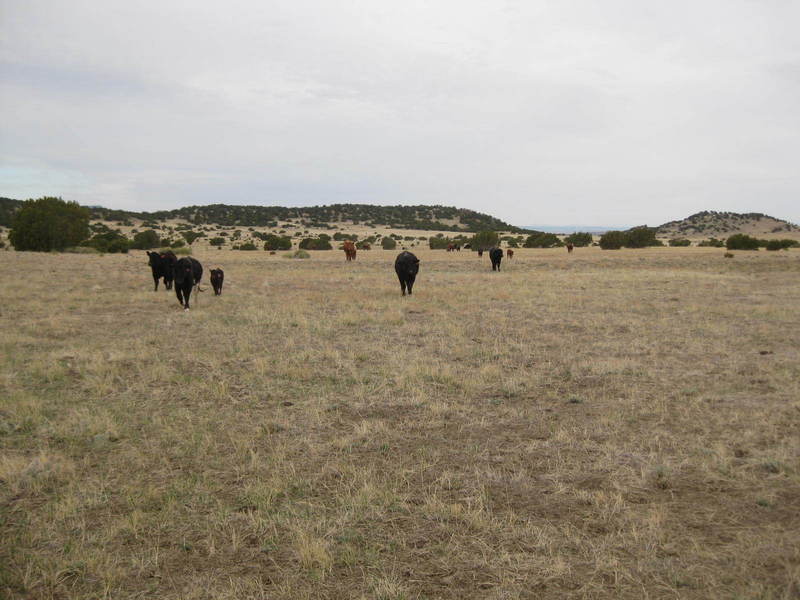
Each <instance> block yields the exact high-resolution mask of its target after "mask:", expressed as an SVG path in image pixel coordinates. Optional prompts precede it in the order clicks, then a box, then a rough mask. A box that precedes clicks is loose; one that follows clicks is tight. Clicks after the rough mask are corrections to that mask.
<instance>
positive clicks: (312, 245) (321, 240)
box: [299, 234, 333, 250]
mask: <svg viewBox="0 0 800 600" xmlns="http://www.w3.org/2000/svg"><path fill="white" fill-rule="evenodd" d="M323 236H324V237H323ZM325 238H328V239H325ZM329 240H330V236H327V235H325V234H321V235H320V236H319V237H317V238H305V239H303V240H302V241H301V242H300V244H299V246H300V249H301V250H333V246H331V243H330V241H329Z"/></svg>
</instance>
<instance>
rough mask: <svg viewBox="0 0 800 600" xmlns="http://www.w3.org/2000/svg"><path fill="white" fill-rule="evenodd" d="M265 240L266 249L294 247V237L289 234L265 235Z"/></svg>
mask: <svg viewBox="0 0 800 600" xmlns="http://www.w3.org/2000/svg"><path fill="white" fill-rule="evenodd" d="M262 239H263V240H264V250H291V249H292V238H290V237H288V236H279V235H273V234H269V235H265V236H264V237H263V238H262Z"/></svg>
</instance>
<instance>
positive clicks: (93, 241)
mask: <svg viewBox="0 0 800 600" xmlns="http://www.w3.org/2000/svg"><path fill="white" fill-rule="evenodd" d="M81 246H84V247H88V248H94V249H95V250H97V251H98V252H109V253H111V254H116V253H118V252H121V253H122V254H127V252H128V249H129V248H130V247H131V242H130V241H128V238H126V237H125V236H124V235H122V234H121V233H119V232H117V231H112V230H111V229H109V228H108V227H105V228H104V230H102V233H97V234H95V235H93V236H92V237H91V238H90V239H88V240H86V241H85V242H82V243H81Z"/></svg>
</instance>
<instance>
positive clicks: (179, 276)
mask: <svg viewBox="0 0 800 600" xmlns="http://www.w3.org/2000/svg"><path fill="white" fill-rule="evenodd" d="M174 272H175V295H176V296H177V297H178V302H179V303H180V305H181V306H183V310H189V296H190V295H191V294H192V288H194V287H195V286H196V285H197V284H198V283H200V278H201V277H203V265H201V264H200V263H199V262H198V261H197V260H195V259H194V258H192V257H190V256H187V257H186V258H182V259H180V260H179V261H178V262H176V263H175V268H174ZM197 291H198V292H199V291H200V288H199V287H198V288H197Z"/></svg>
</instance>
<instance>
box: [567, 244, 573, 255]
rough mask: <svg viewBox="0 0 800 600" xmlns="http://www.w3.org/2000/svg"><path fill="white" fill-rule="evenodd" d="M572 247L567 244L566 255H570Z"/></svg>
mask: <svg viewBox="0 0 800 600" xmlns="http://www.w3.org/2000/svg"><path fill="white" fill-rule="evenodd" d="M574 247H575V246H573V245H572V244H567V253H568V254H572V249H573V248H574Z"/></svg>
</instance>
